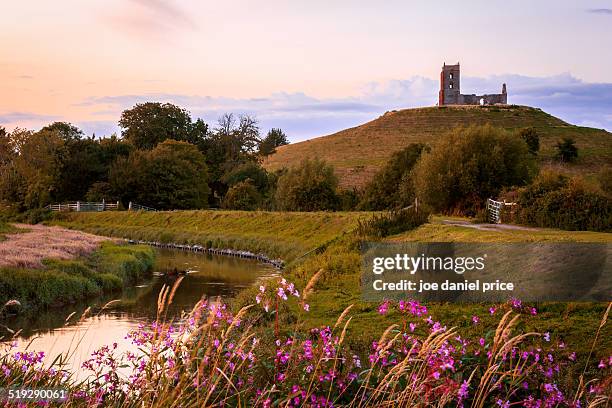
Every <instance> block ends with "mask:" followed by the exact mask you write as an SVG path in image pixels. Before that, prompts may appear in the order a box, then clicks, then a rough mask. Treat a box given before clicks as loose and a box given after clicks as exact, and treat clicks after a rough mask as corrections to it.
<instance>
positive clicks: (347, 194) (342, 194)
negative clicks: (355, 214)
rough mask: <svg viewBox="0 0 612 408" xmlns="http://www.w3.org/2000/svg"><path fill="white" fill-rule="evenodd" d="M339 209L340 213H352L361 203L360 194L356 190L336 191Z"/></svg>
mask: <svg viewBox="0 0 612 408" xmlns="http://www.w3.org/2000/svg"><path fill="white" fill-rule="evenodd" d="M338 201H339V202H340V204H339V207H338V208H339V209H340V210H342V211H354V210H355V209H357V206H358V205H359V202H360V201H361V194H360V192H359V190H357V189H356V188H349V189H344V190H339V191H338Z"/></svg>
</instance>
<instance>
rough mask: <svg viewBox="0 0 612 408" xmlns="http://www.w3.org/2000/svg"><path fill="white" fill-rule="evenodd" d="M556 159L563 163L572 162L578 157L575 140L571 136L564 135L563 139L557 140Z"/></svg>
mask: <svg viewBox="0 0 612 408" xmlns="http://www.w3.org/2000/svg"><path fill="white" fill-rule="evenodd" d="M556 148H557V154H556V157H557V160H559V161H562V162H564V163H572V162H574V161H576V159H577V158H578V148H577V147H576V141H575V140H574V139H572V138H571V137H564V138H563V140H561V141H560V142H557V145H556Z"/></svg>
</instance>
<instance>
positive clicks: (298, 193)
mask: <svg viewBox="0 0 612 408" xmlns="http://www.w3.org/2000/svg"><path fill="white" fill-rule="evenodd" d="M337 187H338V178H337V177H336V175H335V174H334V168H333V167H332V166H331V165H328V164H326V163H325V162H324V161H322V160H319V159H314V160H311V159H304V160H303V161H302V162H301V163H300V164H299V165H298V166H297V167H293V168H291V169H289V170H288V171H287V173H285V174H283V175H282V176H280V177H279V179H278V183H277V187H276V194H275V202H276V206H277V208H278V209H279V210H283V211H321V210H334V209H336V208H337V206H338V195H337V194H336V188H337Z"/></svg>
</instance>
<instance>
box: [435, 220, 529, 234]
mask: <svg viewBox="0 0 612 408" xmlns="http://www.w3.org/2000/svg"><path fill="white" fill-rule="evenodd" d="M442 224H445V225H454V226H457V227H466V228H473V229H477V230H481V231H501V232H503V231H541V229H540V228H531V227H522V226H520V225H510V224H472V223H471V222H469V221H461V220H442Z"/></svg>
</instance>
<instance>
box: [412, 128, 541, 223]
mask: <svg viewBox="0 0 612 408" xmlns="http://www.w3.org/2000/svg"><path fill="white" fill-rule="evenodd" d="M534 173H535V158H534V157H533V155H531V154H529V150H528V148H527V144H526V143H525V142H524V141H523V140H522V139H521V138H520V137H518V136H517V135H516V134H513V133H509V132H507V131H505V130H503V129H497V128H494V127H492V126H490V125H485V126H471V127H468V128H456V129H454V130H452V131H451V132H449V133H448V134H447V135H446V136H444V137H442V138H441V139H440V140H439V141H438V143H437V144H436V145H435V146H433V147H432V150H431V151H430V152H425V153H423V155H422V157H421V159H420V160H419V162H418V163H417V165H416V166H415V168H414V170H413V176H412V179H413V180H414V184H415V190H416V192H417V196H418V197H419V198H421V200H422V201H423V203H425V204H428V205H429V206H431V207H432V208H433V209H434V210H435V211H442V212H458V213H465V214H467V215H473V214H475V213H476V211H477V210H478V209H480V208H482V207H483V206H484V203H485V200H486V199H487V198H489V197H495V196H497V194H498V193H499V192H500V191H501V189H502V188H503V187H506V186H519V185H525V184H527V183H528V182H529V181H530V180H531V178H532V177H533V175H534Z"/></svg>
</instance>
